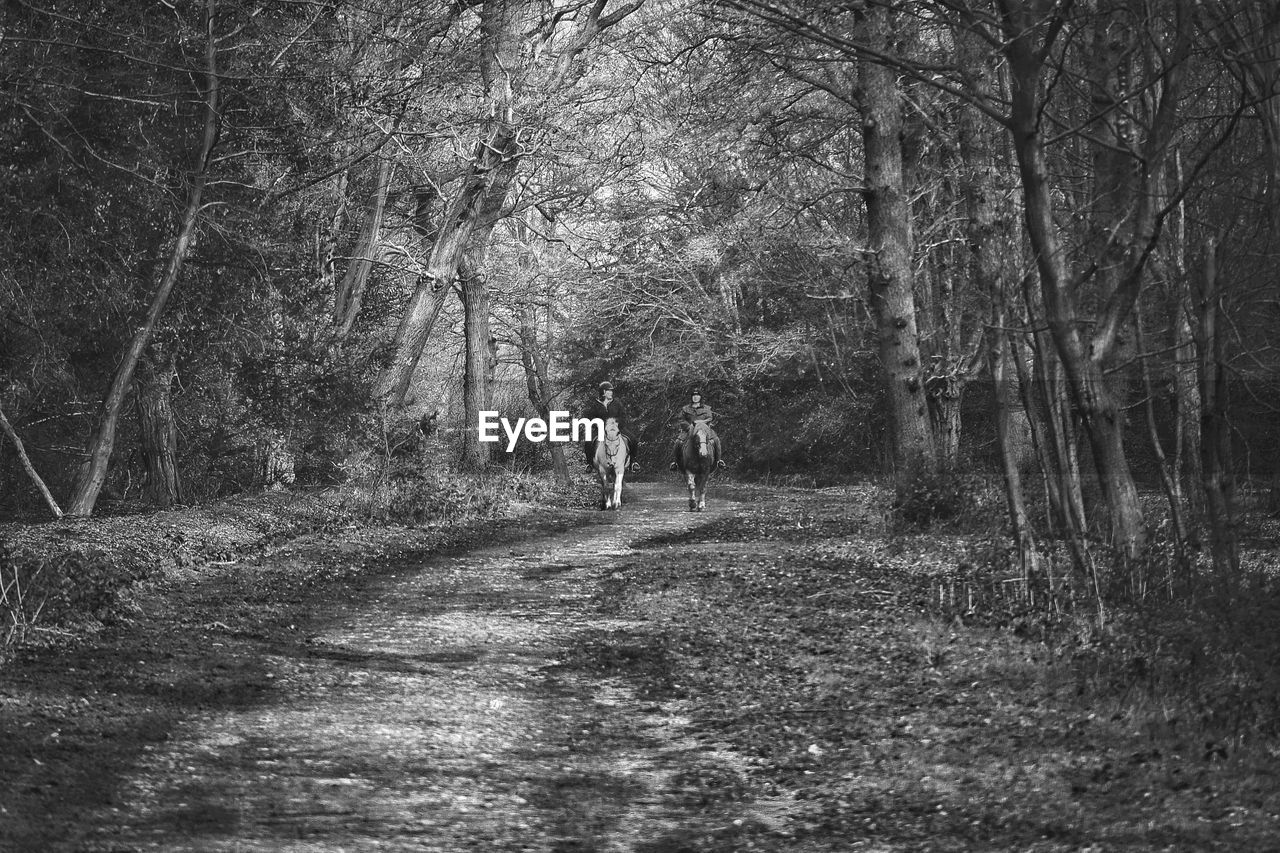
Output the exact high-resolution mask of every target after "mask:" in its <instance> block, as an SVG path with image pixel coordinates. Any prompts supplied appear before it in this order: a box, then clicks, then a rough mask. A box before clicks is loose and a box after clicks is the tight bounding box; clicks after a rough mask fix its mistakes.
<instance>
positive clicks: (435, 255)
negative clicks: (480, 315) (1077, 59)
mask: <svg viewBox="0 0 1280 853" xmlns="http://www.w3.org/2000/svg"><path fill="white" fill-rule="evenodd" d="M517 152H518V144H517V141H516V136H515V132H514V129H513V128H512V127H511V126H510V124H509V120H496V119H495V120H494V121H493V122H491V125H490V127H489V131H488V133H487V134H486V136H485V138H484V139H482V140H481V141H480V142H479V143H478V145H477V147H476V153H475V159H474V160H473V161H472V165H471V170H470V172H469V173H468V174H467V176H466V177H465V178H464V179H463V185H462V187H461V188H460V189H459V191H458V193H457V195H456V196H455V198H454V200H453V203H452V204H451V205H450V206H449V208H448V210H447V212H446V214H445V217H444V221H443V222H442V223H441V227H440V230H439V232H438V233H437V234H436V240H435V244H434V245H433V246H432V247H431V256H430V258H429V259H428V261H427V270H426V272H425V273H423V274H422V275H421V276H419V278H418V284H417V286H416V288H415V289H414V293H413V295H412V296H411V297H410V299H409V304H408V306H407V307H406V308H405V312H404V315H403V316H402V317H401V320H400V325H399V327H398V328H397V329H396V336H395V344H394V346H395V350H394V353H393V354H392V357H391V362H390V364H388V366H387V368H386V370H385V371H383V374H382V377H381V380H380V386H381V391H382V394H383V397H384V398H385V399H386V401H387V404H388V405H390V406H402V405H404V401H405V397H406V396H407V394H408V393H409V385H410V384H411V383H412V382H413V374H414V371H415V370H416V369H417V367H418V360H419V359H420V358H421V357H422V351H423V349H425V348H426V345H427V339H428V338H430V336H431V331H432V329H433V328H434V327H435V323H436V318H437V317H439V316H440V309H441V307H442V306H443V305H444V300H445V297H446V296H447V295H448V292H449V287H450V286H451V285H452V284H453V282H454V280H455V279H456V278H457V276H458V269H459V267H460V266H461V264H462V259H463V254H464V252H465V251H466V250H467V247H468V244H469V243H470V242H471V241H472V239H473V235H474V234H475V232H476V230H477V225H478V223H479V222H480V219H481V217H482V215H483V211H484V209H485V208H486V207H487V206H489V205H490V204H491V201H490V199H492V198H495V197H505V195H506V192H507V188H508V186H509V185H510V183H511V178H512V176H513V175H514V172H515V169H514V164H515V158H516V156H517Z"/></svg>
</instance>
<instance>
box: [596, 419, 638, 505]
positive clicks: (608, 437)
mask: <svg viewBox="0 0 1280 853" xmlns="http://www.w3.org/2000/svg"><path fill="white" fill-rule="evenodd" d="M630 461H631V458H630V450H629V449H628V447H627V439H626V437H625V436H623V435H622V433H620V432H619V431H618V419H617V418H609V419H608V420H606V421H605V422H604V437H603V438H601V439H600V440H599V441H597V442H596V455H595V460H594V464H595V466H596V475H597V476H599V477H600V509H620V508H621V507H622V478H623V475H624V474H625V473H626V470H627V463H629V462H630ZM610 480H612V482H610Z"/></svg>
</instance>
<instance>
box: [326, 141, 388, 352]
mask: <svg viewBox="0 0 1280 853" xmlns="http://www.w3.org/2000/svg"><path fill="white" fill-rule="evenodd" d="M393 166H394V164H393V163H392V158H390V157H382V158H380V160H379V164H378V174H377V178H376V179H375V182H374V187H373V194H372V196H371V197H370V199H369V210H368V215H367V216H366V217H365V222H364V226H363V227H362V228H361V229H360V237H359V239H358V240H357V241H356V245H355V247H354V248H353V249H352V252H351V259H350V261H349V262H348V264H347V272H346V274H345V275H344V276H343V277H342V283H341V284H340V285H338V287H337V289H336V291H335V292H334V297H333V321H334V324H335V326H336V327H337V328H336V331H335V332H334V338H335V340H339V341H341V340H345V339H346V337H347V336H348V335H350V334H351V328H352V327H353V326H354V325H355V324H356V319H357V318H358V317H359V316H360V306H361V304H362V303H363V302H364V292H365V288H366V287H367V286H368V284H369V273H370V272H372V270H373V264H374V262H375V261H376V260H377V259H378V255H379V254H380V253H381V245H382V220H383V217H384V215H385V211H386V207H387V190H388V188H389V187H390V186H391V173H392V171H393Z"/></svg>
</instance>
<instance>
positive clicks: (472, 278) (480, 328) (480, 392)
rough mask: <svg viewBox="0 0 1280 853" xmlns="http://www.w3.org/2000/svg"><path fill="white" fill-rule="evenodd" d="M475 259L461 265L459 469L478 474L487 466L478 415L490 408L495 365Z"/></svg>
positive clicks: (483, 285) (483, 289)
mask: <svg viewBox="0 0 1280 853" xmlns="http://www.w3.org/2000/svg"><path fill="white" fill-rule="evenodd" d="M478 261H479V259H478V258H470V257H469V258H468V259H467V260H466V261H465V262H464V263H463V265H462V269H463V276H462V280H461V282H460V285H461V288H462V313H463V320H462V326H463V335H464V337H465V339H466V363H465V369H464V372H463V377H462V408H463V411H464V415H463V417H464V419H465V421H464V423H463V429H462V434H463V436H464V439H463V448H462V467H463V468H464V469H465V470H470V471H482V470H484V468H485V467H486V466H487V465H488V464H489V447H490V445H489V444H488V443H486V442H482V441H480V433H479V423H480V412H481V411H482V410H484V409H491V408H493V392H492V388H493V375H494V367H495V365H496V362H497V355H498V354H497V342H496V341H495V340H494V338H493V335H492V334H490V331H489V291H488V285H487V282H486V281H485V277H484V273H483V272H482V271H481V270H480V269H479V263H478Z"/></svg>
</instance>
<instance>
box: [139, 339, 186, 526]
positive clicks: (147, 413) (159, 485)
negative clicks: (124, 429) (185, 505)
mask: <svg viewBox="0 0 1280 853" xmlns="http://www.w3.org/2000/svg"><path fill="white" fill-rule="evenodd" d="M177 375H178V368H177V365H176V364H175V363H174V360H173V357H172V356H170V357H169V359H168V360H167V362H166V363H165V364H164V365H162V366H159V367H157V366H156V365H154V364H152V363H151V362H150V361H149V360H147V359H143V360H142V361H141V363H140V364H139V369H138V383H137V391H136V393H135V395H134V401H135V406H136V408H137V410H138V438H139V443H140V444H141V447H142V460H143V466H144V467H145V469H146V483H145V485H144V486H143V489H142V496H143V498H144V499H145V500H146V501H147V502H148V503H151V504H153V505H155V506H159V507H170V506H173V505H174V504H180V503H182V502H183V496H182V479H181V477H180V476H179V472H178V424H177V421H176V420H175V418H174V415H173V380H174V377H176V376H177Z"/></svg>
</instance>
